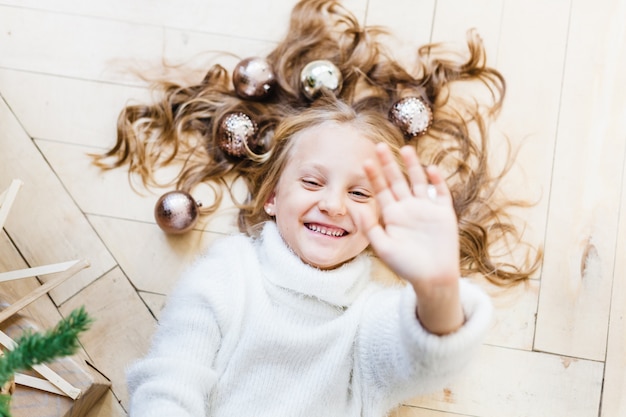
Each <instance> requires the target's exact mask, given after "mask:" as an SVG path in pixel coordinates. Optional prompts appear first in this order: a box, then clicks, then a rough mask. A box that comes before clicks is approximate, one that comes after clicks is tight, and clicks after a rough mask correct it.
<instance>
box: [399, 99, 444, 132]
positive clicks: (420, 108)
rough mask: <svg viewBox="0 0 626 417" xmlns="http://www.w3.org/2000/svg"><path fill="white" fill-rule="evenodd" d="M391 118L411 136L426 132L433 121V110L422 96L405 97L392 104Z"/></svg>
mask: <svg viewBox="0 0 626 417" xmlns="http://www.w3.org/2000/svg"><path fill="white" fill-rule="evenodd" d="M389 120H391V121H392V122H393V123H394V124H395V125H396V126H398V127H399V128H400V130H401V131H402V133H403V134H404V136H405V137H408V138H411V137H414V136H419V135H423V134H424V133H426V131H427V130H428V128H429V127H430V125H431V124H432V122H433V112H432V110H431V108H430V106H429V105H428V104H426V102H425V101H424V100H423V99H422V98H420V97H405V98H403V99H401V100H398V101H397V102H396V103H394V105H393V106H391V109H390V110H389Z"/></svg>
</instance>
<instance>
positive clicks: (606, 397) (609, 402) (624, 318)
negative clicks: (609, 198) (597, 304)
mask: <svg viewBox="0 0 626 417" xmlns="http://www.w3.org/2000/svg"><path fill="white" fill-rule="evenodd" d="M625 9H626V3H624V2H622V3H620V9H618V13H617V14H618V15H622V16H624V14H626V10H625ZM623 30H624V29H622V33H623ZM621 120H622V123H626V108H624V109H623V113H622V116H621ZM624 166H626V159H625V161H624ZM619 213H620V218H619V227H618V232H617V249H616V260H615V269H614V270H613V288H612V296H611V317H610V321H609V324H610V326H609V335H608V342H607V352H606V365H605V368H604V369H605V370H604V391H603V394H602V414H601V416H602V417H612V416H622V415H626V256H624V255H625V254H626V169H624V170H623V174H622V189H621V204H620V209H619Z"/></svg>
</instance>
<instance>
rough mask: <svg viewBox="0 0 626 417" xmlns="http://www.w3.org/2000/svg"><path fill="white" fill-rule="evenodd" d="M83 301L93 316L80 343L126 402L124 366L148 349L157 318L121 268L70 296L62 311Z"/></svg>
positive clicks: (119, 396) (68, 309)
mask: <svg viewBox="0 0 626 417" xmlns="http://www.w3.org/2000/svg"><path fill="white" fill-rule="evenodd" d="M103 294H106V296H103ZM81 305H84V306H85V310H86V311H87V313H88V314H89V315H90V316H91V317H92V318H93V319H94V323H93V324H92V326H91V328H90V330H89V331H88V332H86V333H85V334H83V335H81V336H80V337H79V338H80V341H81V344H82V345H83V346H84V347H85V349H86V350H87V351H88V352H89V355H90V356H91V358H92V360H93V363H94V364H95V366H96V367H97V368H98V369H99V370H100V371H101V372H102V373H103V374H104V375H106V376H107V377H108V378H110V379H111V383H112V389H113V392H114V393H115V396H116V397H117V398H119V400H120V401H121V403H122V405H123V406H127V405H128V392H127V388H126V378H125V374H124V372H125V369H126V368H127V367H128V366H129V365H130V364H131V363H132V362H133V361H134V360H136V359H138V358H140V357H142V356H143V355H145V354H146V353H147V351H148V347H149V345H150V338H151V336H152V333H153V332H154V330H155V325H156V322H155V320H154V318H153V317H152V315H151V314H150V313H149V312H148V309H147V308H146V306H145V305H144V304H143V302H142V301H141V299H140V298H139V296H138V295H137V293H136V292H135V291H134V289H133V287H132V286H131V285H130V283H129V282H128V279H127V278H126V277H125V276H124V274H123V273H122V272H121V270H120V269H119V268H115V269H114V270H113V271H111V272H110V273H108V274H106V275H105V276H103V277H102V278H100V279H99V280H98V281H96V282H94V283H93V284H92V285H90V286H89V287H87V288H85V289H84V290H83V291H81V292H80V294H78V295H77V296H75V297H73V298H72V299H70V300H68V301H67V302H66V303H65V304H63V305H62V306H61V307H60V311H61V313H63V314H64V315H67V314H69V312H70V311H71V310H73V309H75V308H78V307H80V306H81Z"/></svg>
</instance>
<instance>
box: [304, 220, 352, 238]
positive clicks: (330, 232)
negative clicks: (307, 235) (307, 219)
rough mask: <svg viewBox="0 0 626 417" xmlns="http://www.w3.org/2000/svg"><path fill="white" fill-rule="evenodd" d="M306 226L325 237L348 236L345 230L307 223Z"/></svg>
mask: <svg viewBox="0 0 626 417" xmlns="http://www.w3.org/2000/svg"><path fill="white" fill-rule="evenodd" d="M305 226H306V228H307V229H309V230H311V231H312V232H315V233H319V234H322V235H325V236H332V237H342V236H345V235H347V234H348V232H347V231H345V230H344V229H339V228H335V227H327V226H320V225H319V224H312V223H306V224H305Z"/></svg>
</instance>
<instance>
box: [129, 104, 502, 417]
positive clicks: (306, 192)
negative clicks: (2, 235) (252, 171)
mask: <svg viewBox="0 0 626 417" xmlns="http://www.w3.org/2000/svg"><path fill="white" fill-rule="evenodd" d="M372 126H376V128H375V129H373V128H372ZM383 132H384V133H383ZM275 140H276V141H277V143H278V145H277V148H276V149H275V151H274V152H273V154H272V156H271V158H270V160H269V161H268V162H267V164H266V165H265V166H266V167H267V171H266V172H264V174H266V176H265V178H266V181H265V182H264V183H263V186H262V188H263V189H264V191H263V192H259V193H258V194H257V195H256V197H255V204H254V205H255V206H256V207H258V208H260V209H261V208H262V210H263V212H264V213H265V215H266V216H268V220H267V221H265V222H263V223H262V224H261V225H260V227H261V231H260V235H259V236H258V237H257V238H253V237H246V236H243V235H241V236H233V237H229V238H225V239H223V240H222V241H220V242H219V243H216V244H215V245H214V246H213V247H212V248H211V250H210V251H209V253H208V254H207V255H206V256H205V257H203V258H202V259H201V260H199V261H198V262H197V263H196V265H194V267H193V268H191V269H190V270H189V271H188V273H187V274H186V275H185V276H184V277H183V278H182V280H181V281H180V283H179V285H178V287H177V289H176V290H175V291H174V292H173V294H172V295H171V296H170V298H169V301H168V303H167V306H166V308H165V309H164V311H163V313H162V316H161V320H160V323H159V329H158V331H157V334H156V336H155V340H154V344H153V347H152V349H151V351H150V353H149V355H148V356H147V357H146V358H144V359H142V360H141V361H139V362H138V363H136V364H135V365H134V366H133V367H132V368H131V369H130V371H129V373H128V378H129V385H130V389H131V395H132V400H131V409H130V415H131V416H154V415H167V416H181V417H182V416H198V417H200V416H232V415H254V416H337V417H339V416H342V417H346V416H384V415H386V414H387V413H388V412H389V411H390V410H391V409H392V408H393V407H394V406H396V405H397V404H399V403H400V402H401V401H402V400H406V399H408V398H410V397H412V396H415V395H417V394H421V393H424V392H428V391H431V390H434V389H437V388H441V387H442V385H443V384H444V383H445V382H447V381H448V380H449V378H450V377H451V376H452V375H454V374H456V373H458V372H459V371H460V370H461V369H462V368H463V366H464V365H465V364H466V363H467V362H468V361H469V359H470V357H471V356H472V354H473V353H474V352H475V351H476V350H477V348H478V347H479V346H480V343H481V341H482V339H483V337H484V335H485V333H486V331H487V329H488V328H489V325H490V317H491V305H490V303H489V299H488V297H487V296H486V295H484V294H483V293H482V292H481V291H479V290H478V289H477V288H475V287H473V286H472V285H471V284H469V283H468V282H465V281H464V280H460V268H459V257H458V254H459V245H458V230H457V226H456V217H455V214H454V209H453V207H452V199H451V196H450V193H449V191H448V188H447V186H446V185H445V182H444V181H443V179H442V177H441V175H440V173H439V172H438V170H437V169H436V168H434V167H428V168H427V169H426V170H424V168H422V166H421V164H420V163H419V160H418V159H417V155H416V154H415V150H414V149H413V148H410V147H402V148H401V149H399V147H400V146H401V144H402V141H403V138H402V136H401V135H400V134H399V132H398V130H397V128H395V126H393V125H391V123H390V122H389V121H387V120H386V119H385V118H383V117H381V116H380V115H378V114H376V113H369V114H368V113H361V114H358V113H356V112H355V111H354V110H352V109H351V108H350V107H349V106H347V105H345V104H344V103H341V102H339V101H329V102H324V103H318V105H316V106H315V107H313V108H311V109H309V110H305V111H304V112H302V113H301V114H299V115H297V116H294V117H293V118H287V119H285V121H284V122H283V123H282V124H281V125H279V127H278V128H277V131H276V137H275ZM392 149H394V150H395V151H396V155H395V156H400V157H401V160H402V161H403V166H404V170H405V172H406V175H405V174H404V173H403V171H402V169H401V166H400V165H399V164H398V162H397V160H396V158H395V157H394V153H393V152H392ZM429 184H430V185H432V186H434V189H435V190H436V193H435V194H434V195H433V194H429V193H428V192H427V190H428V185H429ZM369 245H371V246H372V248H373V250H374V252H375V253H376V255H378V257H379V258H380V259H381V260H382V261H383V262H384V263H385V264H386V265H387V266H388V267H389V268H390V269H391V270H392V271H394V272H395V273H396V274H397V275H398V276H399V277H400V278H402V279H403V280H404V284H403V285H400V284H398V285H396V286H391V287H388V286H382V285H380V284H377V283H376V282H375V280H374V279H373V278H372V275H371V256H372V255H371V253H370V252H369V251H367V250H366V249H367V248H368V246H369Z"/></svg>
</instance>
